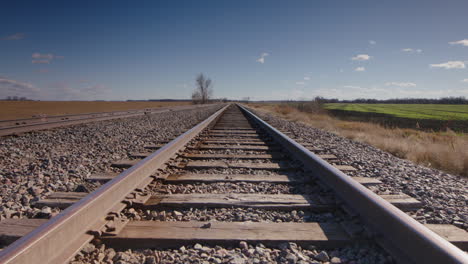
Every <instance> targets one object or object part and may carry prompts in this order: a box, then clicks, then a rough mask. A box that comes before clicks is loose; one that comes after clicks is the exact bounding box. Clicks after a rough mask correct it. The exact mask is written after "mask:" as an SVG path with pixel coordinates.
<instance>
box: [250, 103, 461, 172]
mask: <svg viewBox="0 0 468 264" xmlns="http://www.w3.org/2000/svg"><path fill="white" fill-rule="evenodd" d="M250 106H252V107H253V108H256V109H259V110H265V111H267V112H270V113H273V114H276V115H278V116H280V117H282V118H285V119H287V120H291V121H298V122H302V123H304V124H307V125H311V126H313V127H317V128H321V129H323V130H326V131H329V132H332V133H335V134H337V135H340V136H343V137H347V138H350V139H353V140H356V141H361V142H365V143H368V144H370V145H372V146H374V147H377V148H380V149H382V150H384V151H387V152H389V153H391V154H393V155H395V156H397V157H400V158H404V159H408V160H411V161H413V162H415V163H417V164H421V165H424V166H427V167H432V168H436V169H440V170H443V171H446V172H449V173H452V174H456V175H461V176H465V177H466V176H468V134H463V133H458V134H457V133H455V132H453V131H451V130H447V131H444V132H427V131H421V130H416V129H407V128H386V127H384V126H382V125H379V124H375V123H370V122H360V121H345V120H341V119H338V118H335V117H332V116H331V115H329V114H327V113H326V111H324V110H321V109H320V108H319V107H317V105H312V103H311V106H310V107H307V106H305V105H304V104H299V105H298V104H294V103H292V104H251V105H250ZM299 109H301V110H302V111H300V110H299ZM307 110H309V111H308V112H307ZM422 111H423V113H421V114H427V113H428V112H427V111H426V110H422ZM466 122H468V121H466Z"/></svg>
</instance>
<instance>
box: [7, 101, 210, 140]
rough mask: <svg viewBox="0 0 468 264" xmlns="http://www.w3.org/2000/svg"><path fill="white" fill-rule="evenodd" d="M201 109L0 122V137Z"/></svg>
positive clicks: (129, 111) (128, 112)
mask: <svg viewBox="0 0 468 264" xmlns="http://www.w3.org/2000/svg"><path fill="white" fill-rule="evenodd" d="M198 107H203V106H201V105H190V106H186V105H184V106H173V107H161V108H148V109H143V110H127V111H114V112H101V113H86V114H74V115H59V116H41V117H34V118H25V119H16V120H0V136H7V135H14V134H20V133H25V132H30V131H35V130H43V129H51V128H57V127H63V126H70V125H77V124H83V123H89V122H96V121H104V120H112V119H117V118H128V117H135V116H141V115H145V114H157V113H164V112H169V111H181V110H187V109H191V108H198Z"/></svg>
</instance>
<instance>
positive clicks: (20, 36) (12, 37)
mask: <svg viewBox="0 0 468 264" xmlns="http://www.w3.org/2000/svg"><path fill="white" fill-rule="evenodd" d="M24 37H25V35H24V34H23V33H16V34H13V35H9V36H6V37H4V38H3V39H4V40H20V39H24Z"/></svg>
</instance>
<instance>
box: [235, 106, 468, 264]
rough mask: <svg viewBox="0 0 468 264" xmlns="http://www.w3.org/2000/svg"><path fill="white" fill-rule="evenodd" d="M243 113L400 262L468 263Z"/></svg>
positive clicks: (435, 237) (385, 204) (454, 249)
mask: <svg viewBox="0 0 468 264" xmlns="http://www.w3.org/2000/svg"><path fill="white" fill-rule="evenodd" d="M239 106H240V108H241V109H242V110H243V112H244V113H245V114H246V115H247V116H249V117H250V118H252V120H253V121H254V122H255V123H257V124H259V125H260V127H262V128H263V129H265V130H266V131H267V132H268V133H269V134H270V135H271V136H272V137H273V138H275V139H276V140H277V141H278V143H280V144H281V145H282V146H283V147H285V148H286V149H288V150H289V151H290V152H291V154H293V155H294V156H295V157H296V158H298V159H299V160H300V161H302V163H303V164H304V166H305V167H306V168H308V169H310V172H311V173H312V174H313V175H314V176H316V177H317V178H318V179H319V180H321V181H323V182H324V183H325V184H326V185H327V186H328V187H330V188H332V189H333V190H334V192H335V193H336V195H337V196H338V197H340V198H341V200H342V201H343V202H344V203H345V204H346V205H347V206H349V207H350V208H351V209H352V210H353V212H356V213H357V214H358V215H359V216H360V219H361V220H362V221H363V222H364V223H365V224H366V226H368V227H370V228H371V230H372V232H374V234H375V236H374V237H375V238H376V240H377V241H378V242H379V243H380V244H381V245H382V246H383V247H384V248H385V249H386V250H387V251H388V252H389V253H390V254H391V255H392V256H394V257H396V259H397V260H398V261H399V262H401V263H468V254H466V253H465V252H464V251H462V250H461V249H459V248H458V247H456V246H455V245H453V244H451V243H450V242H448V241H447V240H445V239H444V238H442V237H440V236H439V235H437V234H436V233H434V232H432V231H431V230H429V229H428V228H426V227H425V226H424V225H422V224H421V223H419V222H418V221H416V220H414V219H413V218H411V217H410V216H409V215H407V214H406V213H404V212H403V211H401V210H399V209H398V208H396V207H395V206H393V205H392V204H390V203H389V202H387V201H385V200H384V199H383V198H381V197H380V196H378V195H377V194H375V193H374V192H372V191H371V190H369V189H367V188H366V187H364V186H363V185H361V184H359V183H358V182H356V181H355V180H353V179H352V178H351V177H349V176H348V175H346V174H344V173H343V172H341V171H340V170H338V169H336V168H334V167H333V166H332V165H330V164H329V163H328V162H326V161H324V160H323V159H321V158H319V157H318V156H317V155H315V154H314V153H312V152H310V151H309V150H307V149H306V148H304V147H303V146H301V145H300V144H299V143H297V142H295V141H294V140H292V139H291V138H289V137H288V136H286V135H284V134H283V133H281V132H280V131H278V130H277V129H275V128H274V127H272V126H271V125H269V124H267V123H266V122H265V121H263V120H262V119H260V118H259V117H258V116H256V115H255V114H253V113H252V112H250V111H249V110H248V109H247V108H245V107H243V106H241V105H239Z"/></svg>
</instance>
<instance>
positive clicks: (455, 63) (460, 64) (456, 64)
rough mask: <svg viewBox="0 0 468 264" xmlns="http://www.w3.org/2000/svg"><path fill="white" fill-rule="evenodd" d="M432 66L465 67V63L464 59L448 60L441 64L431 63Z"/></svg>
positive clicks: (446, 67)
mask: <svg viewBox="0 0 468 264" xmlns="http://www.w3.org/2000/svg"><path fill="white" fill-rule="evenodd" d="M429 66H430V67H431V68H444V69H465V68H466V66H465V63H464V62H463V61H448V62H445V63H439V64H430V65H429Z"/></svg>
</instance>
